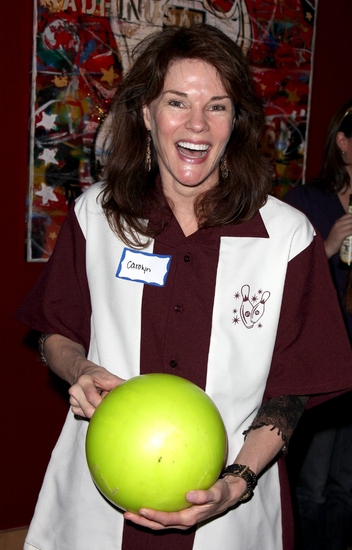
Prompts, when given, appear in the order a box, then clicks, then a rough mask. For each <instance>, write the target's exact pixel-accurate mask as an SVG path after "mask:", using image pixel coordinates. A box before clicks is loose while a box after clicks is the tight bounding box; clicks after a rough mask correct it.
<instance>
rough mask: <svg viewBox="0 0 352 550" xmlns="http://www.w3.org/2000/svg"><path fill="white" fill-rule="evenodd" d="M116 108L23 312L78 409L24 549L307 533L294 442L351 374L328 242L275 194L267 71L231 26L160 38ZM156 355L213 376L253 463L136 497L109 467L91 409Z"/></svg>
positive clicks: (287, 540)
mask: <svg viewBox="0 0 352 550" xmlns="http://www.w3.org/2000/svg"><path fill="white" fill-rule="evenodd" d="M112 115H113V124H112V127H111V135H110V136H109V143H110V149H109V155H108V162H107V164H106V166H105V169H104V178H105V179H104V181H103V182H102V183H97V184H95V185H93V186H91V188H89V189H88V190H87V191H86V192H85V193H84V194H83V195H81V197H79V198H78V199H77V201H76V202H75V204H74V206H73V208H72V209H71V211H70V212H69V214H68V216H67V218H66V221H65V223H64V225H63V227H62V229H61V231H60V236H59V239H58V241H57V244H56V246H55V251H54V253H53V255H52V256H51V258H50V261H49V262H48V264H47V266H46V269H45V271H44V273H43V276H42V277H41V279H39V281H38V283H37V285H36V287H35V288H34V289H33V291H32V292H31V294H30V295H29V296H28V297H27V299H26V301H25V303H24V304H23V306H22V308H21V310H20V311H19V313H18V318H19V319H20V320H22V321H23V322H25V323H27V324H29V325H30V326H32V327H33V328H35V329H36V330H38V331H40V332H42V333H45V335H43V337H42V338H41V352H42V357H44V359H45V361H46V362H47V364H48V365H49V366H50V367H51V368H52V370H53V371H54V372H56V373H57V374H58V375H60V376H61V377H62V378H64V379H65V380H67V381H68V382H69V383H70V385H71V388H70V390H69V392H70V404H71V407H72V410H71V411H70V412H69V414H68V416H67V422H66V424H65V426H64V428H63V431H62V435H61V437H60V439H59V441H58V443H57V445H56V447H55V450H54V452H53V455H52V460H51V462H50V464H49V467H48V471H47V474H46V478H45V481H44V484H43V488H42V491H41V494H40V497H39V500H38V504H37V507H36V512H35V516H34V518H33V521H32V523H31V526H30V529H29V533H28V536H27V539H26V544H25V549H26V550H34V549H40V550H54V549H56V548H60V549H64V548H69V549H70V550H97V548H103V549H104V550H115V549H119V550H135V549H136V548H138V549H139V550H173V549H179V548H182V550H218V549H219V548H221V550H233V548H234V547H236V548H238V550H244V549H245V550H257V549H258V548H264V549H265V550H266V549H270V550H292V548H293V540H292V536H293V534H292V517H291V513H290V491H289V485H288V480H287V476H286V473H285V463H284V461H283V459H282V453H281V451H283V450H285V449H287V444H288V441H289V439H290V436H291V434H292V432H293V430H294V428H295V426H296V423H297V422H298V420H299V418H300V416H301V414H302V412H303V409H304V406H305V405H306V403H307V401H308V399H309V402H308V404H309V405H314V404H318V403H319V402H321V401H324V400H326V399H328V398H329V396H333V395H335V394H337V393H341V392H343V391H345V390H347V389H350V388H351V387H352V373H351V368H350V365H351V348H350V345H349V342H348V339H347V337H346V334H345V332H344V329H343V321H342V318H341V312H340V310H339V307H338V304H337V301H336V295H335V290H334V288H333V286H332V282H331V278H330V273H329V270H328V268H327V265H326V259H325V253H324V249H323V245H322V243H321V240H320V239H319V237H318V236H317V235H316V234H315V231H314V229H313V227H312V226H311V225H310V224H309V222H308V220H307V219H306V218H305V216H304V215H303V214H301V213H300V212H298V211H297V210H295V209H293V208H291V207H290V206H288V205H286V204H284V203H283V202H281V201H278V200H276V199H274V198H273V197H270V196H269V194H268V191H269V189H270V175H271V172H270V169H269V166H268V164H267V162H266V160H265V158H264V157H263V155H262V153H261V151H260V149H259V147H258V138H259V134H260V131H261V128H262V123H263V113H262V109H261V105H260V102H259V100H258V99H257V97H256V96H255V94H254V92H253V83H252V77H251V71H250V69H249V66H248V64H247V62H246V59H245V57H244V56H243V54H242V52H241V50H240V49H239V48H238V47H237V46H236V44H234V43H233V42H232V41H231V40H230V39H229V38H228V37H227V36H225V35H224V34H223V33H221V32H220V31H218V30H217V29H215V28H213V27H209V26H207V25H196V26H194V27H191V28H167V29H165V30H163V31H162V32H159V33H156V34H155V35H153V36H150V37H148V38H147V39H146V40H145V41H143V42H142V43H141V44H140V45H139V46H138V47H137V50H136V55H135V59H134V64H133V65H132V67H131V69H130V70H129V72H128V73H127V74H126V76H125V77H124V80H123V83H122V84H121V86H120V87H119V89H118V90H117V93H116V95H115V97H114V103H113V107H112ZM321 304H324V307H323V308H322V307H321ZM154 372H159V373H166V374H174V375H178V376H180V377H183V378H185V379H187V380H190V381H191V382H193V383H195V384H196V385H198V386H199V387H201V388H202V389H203V390H205V391H206V393H207V394H208V395H209V396H210V397H211V399H212V400H213V401H214V403H215V404H216V406H217V408H218V409H219V411H220V414H221V415H222V418H223V421H224V424H225V427H226V432H227V435H228V460H229V461H230V462H232V461H234V463H233V464H230V465H229V466H228V467H226V468H224V470H223V471H222V474H221V476H220V478H219V479H217V480H216V481H215V483H214V484H213V485H212V486H211V487H209V488H208V490H202V489H200V487H189V490H187V492H186V494H185V495H184V498H185V499H186V501H187V503H188V505H189V506H188V508H187V509H183V510H181V511H170V512H162V511H160V510H151V509H146V508H141V509H140V510H137V513H136V510H134V511H133V512H131V511H126V512H125V513H123V512H122V511H121V510H119V509H118V508H116V507H114V506H113V505H112V504H110V503H109V502H108V501H107V500H106V499H104V498H103V497H102V495H101V494H100V493H99V491H98V490H97V488H96V487H95V485H94V483H93V481H92V479H91V476H90V472H89V469H88V467H87V464H86V461H85V454H84V445H85V438H86V432H87V425H88V422H87V421H86V420H87V419H90V418H91V417H92V416H93V414H94V413H95V410H96V408H97V407H98V406H99V404H100V403H101V402H102V399H104V397H105V396H106V395H107V393H109V392H110V391H111V390H112V389H113V388H115V387H116V386H119V385H120V384H121V383H122V382H123V381H124V380H125V379H130V378H133V377H136V376H137V377H138V375H139V374H142V375H143V374H148V373H154ZM191 405H192V403H190V406H191ZM144 414H145V410H144V407H143V406H141V407H140V408H139V410H138V411H137V415H140V416H143V415H144ZM188 418H189V421H190V422H191V419H190V417H188ZM116 422H117V423H119V422H121V418H120V417H117V418H116ZM244 435H245V437H244ZM137 459H138V460H139V461H140V465H141V470H142V471H143V475H145V476H146V477H147V476H148V468H145V461H144V459H143V456H138V457H137ZM224 466H225V465H224ZM190 467H191V466H190ZM207 467H208V464H204V471H206V470H207ZM126 475H128V472H127V474H126ZM257 476H258V484H257ZM259 476H260V478H259ZM170 485H171V483H170ZM156 490H157V491H161V492H162V491H163V490H164V491H166V490H165V488H164V489H163V487H161V486H160V487H157V488H156ZM112 491H113V492H116V491H118V487H114V488H112ZM253 493H255V494H254V495H253Z"/></svg>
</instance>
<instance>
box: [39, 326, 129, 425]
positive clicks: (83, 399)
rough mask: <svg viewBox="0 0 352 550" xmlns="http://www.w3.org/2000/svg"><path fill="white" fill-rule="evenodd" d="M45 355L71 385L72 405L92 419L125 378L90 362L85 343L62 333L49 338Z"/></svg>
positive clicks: (75, 412)
mask: <svg viewBox="0 0 352 550" xmlns="http://www.w3.org/2000/svg"><path fill="white" fill-rule="evenodd" d="M44 355H45V358H46V360H47V362H48V364H49V366H50V368H51V369H52V370H53V371H54V372H55V373H56V374H57V375H58V376H60V377H61V378H63V379H64V380H66V382H68V383H69V384H70V386H71V387H70V389H69V394H70V404H71V406H72V411H73V412H74V414H78V415H79V416H84V417H86V418H91V417H92V415H93V413H94V411H95V409H96V408H97V406H98V405H99V403H100V402H101V401H102V399H103V398H104V397H105V395H106V394H107V393H108V392H109V391H111V390H112V389H113V388H115V387H116V386H118V385H119V384H121V383H122V382H123V381H124V380H123V379H122V378H119V377H118V376H115V375H114V374H111V372H109V371H107V370H106V369H104V368H103V367H100V366H99V365H96V364H95V363H92V361H88V359H87V358H86V353H85V349H84V347H83V346H82V345H81V344H78V343H77V342H74V341H73V340H70V339H69V338H66V337H65V336H61V335H60V334H52V335H51V336H49V338H47V339H46V340H45V344H44Z"/></svg>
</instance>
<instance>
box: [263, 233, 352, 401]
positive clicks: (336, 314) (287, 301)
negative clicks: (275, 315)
mask: <svg viewBox="0 0 352 550" xmlns="http://www.w3.org/2000/svg"><path fill="white" fill-rule="evenodd" d="M351 388H352V352H351V346H350V342H349V339H348V336H347V332H346V328H345V325H344V323H343V320H342V315H341V311H340V307H339V305H338V301H337V296H336V290H335V288H334V286H333V283H332V279H331V275H330V271H329V269H328V262H327V258H326V254H325V250H324V246H323V243H322V239H321V237H320V236H319V235H317V236H316V237H315V239H314V240H313V242H312V243H311V245H310V246H309V247H308V248H306V249H305V250H304V251H303V252H302V253H301V254H299V255H298V256H296V257H295V258H294V259H293V260H291V261H290V263H289V265H288V270H287V276H286V282H285V289H284V295H283V301H282V309H281V314H280V321H279V326H278V333H277V339H276V344H275V350H274V354H273V360H272V366H271V371H270V374H269V377H268V381H267V387H266V392H265V396H264V398H265V399H270V398H272V397H278V396H280V395H312V396H313V397H312V398H311V399H310V400H309V402H308V406H312V405H316V404H318V403H320V402H322V401H324V400H325V399H328V398H329V397H332V395H331V394H334V393H336V395H337V394H338V393H340V392H341V391H345V390H348V389H351ZM319 394H330V395H325V397H324V396H323V395H319Z"/></svg>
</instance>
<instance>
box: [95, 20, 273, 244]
mask: <svg viewBox="0 0 352 550" xmlns="http://www.w3.org/2000/svg"><path fill="white" fill-rule="evenodd" d="M183 59H199V60H201V61H203V62H206V63H209V64H210V65H212V66H213V67H215V68H216V70H217V72H218V75H219V77H220V79H221V82H222V84H223V86H224V88H225V90H226V92H227V94H228V95H229V96H230V97H231V99H232V101H233V105H234V108H235V115H236V123H235V128H234V130H233V132H232V134H231V136H230V139H229V142H228V144H227V147H226V151H225V154H226V156H227V165H228V170H229V174H228V177H227V178H226V179H223V177H222V175H221V173H220V176H219V182H218V184H217V185H216V186H214V187H213V188H212V189H210V190H208V191H207V192H205V193H203V194H202V195H201V196H200V197H199V198H198V200H197V202H196V204H195V213H196V216H197V219H198V225H199V227H202V228H203V227H214V226H219V225H224V224H228V223H237V224H238V223H241V222H243V221H245V220H248V219H250V218H251V217H253V216H254V215H255V213H256V212H257V211H258V209H259V208H260V207H262V206H263V204H264V203H265V200H266V197H267V194H268V192H269V190H270V189H271V178H272V169H271V167H270V165H269V163H268V161H267V160H266V159H265V157H264V155H263V154H262V152H261V150H260V148H259V145H258V144H259V136H260V132H261V130H262V127H263V123H264V117H263V110H262V105H261V101H260V100H259V98H258V97H257V96H256V94H255V92H254V89H253V80H252V75H251V71H250V68H249V65H248V63H247V60H246V58H245V56H244V54H243V53H242V50H241V49H240V48H239V47H238V46H237V45H236V44H235V43H234V42H233V41H232V40H231V39H230V38H229V37H228V36H226V35H225V34H224V33H223V32H221V31H219V30H218V29H216V28H214V27H212V26H209V25H205V24H201V25H194V26H192V27H190V28H179V27H169V28H166V29H164V30H162V31H161V32H157V33H153V34H151V35H149V36H148V37H146V38H145V39H144V40H142V41H141V42H140V43H139V44H138V45H137V47H136V48H135V49H134V52H133V63H132V65H131V68H130V69H129V70H128V72H127V73H126V75H125V76H124V78H123V81H122V83H121V84H120V86H119V88H118V89H117V91H116V94H115V97H114V100H113V103H112V107H111V114H110V116H111V119H112V124H111V133H110V136H109V147H108V155H107V162H106V164H105V167H104V169H103V181H104V184H103V192H102V205H103V208H104V211H105V214H106V216H107V219H108V221H109V224H110V226H111V227H112V229H113V230H114V231H115V232H116V233H117V234H118V235H119V237H120V238H121V239H122V240H123V241H124V242H125V243H126V244H128V245H132V246H143V242H144V243H145V238H143V236H144V237H147V238H151V237H155V236H156V235H157V234H158V233H159V232H160V231H161V230H162V228H163V223H164V222H163V223H162V222H160V224H159V225H158V226H153V228H151V227H147V226H146V224H145V221H144V218H146V217H148V212H150V211H151V210H154V211H155V209H158V210H159V211H164V212H165V211H166V210H169V208H168V205H167V204H166V200H165V197H164V196H163V193H162V192H160V187H157V184H156V180H157V175H158V165H157V160H156V155H155V151H152V169H151V171H149V172H148V171H147V168H146V162H145V158H146V148H147V135H148V134H147V129H146V127H145V124H144V120H143V115H142V108H143V106H144V105H149V104H150V103H151V102H152V101H153V100H154V99H156V98H157V97H158V96H159V95H160V94H161V92H162V90H163V86H164V81H165V76H166V73H167V71H168V68H169V66H170V63H171V62H173V61H178V60H183ZM170 215H171V214H170ZM160 218H161V219H165V216H161V217H160Z"/></svg>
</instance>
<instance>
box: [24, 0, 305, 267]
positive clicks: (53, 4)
mask: <svg viewBox="0 0 352 550" xmlns="http://www.w3.org/2000/svg"><path fill="white" fill-rule="evenodd" d="M315 7H316V6H315V0H266V1H265V2H264V1H263V0H110V1H109V2H108V1H107V0H35V12H34V46H33V87H32V89H33V94H32V104H31V121H30V132H31V140H30V177H29V193H28V224H27V226H28V235H27V259H28V261H46V260H47V259H48V258H49V257H50V254H51V252H52V250H53V248H54V246H55V242H56V238H57V236H58V233H59V231H60V227H61V225H62V222H63V220H64V219H65V216H66V214H67V211H68V208H69V206H70V204H71V203H72V202H73V201H74V199H75V198H76V197H77V196H79V195H80V194H81V193H83V192H84V191H85V189H87V187H88V186H90V185H92V183H94V182H95V181H97V180H98V179H99V174H100V170H101V166H102V164H103V162H104V146H103V144H104V135H105V134H106V129H107V127H108V124H109V115H108V113H109V106H110V103H111V99H112V97H113V94H114V91H115V90H116V87H117V86H118V85H119V82H121V79H122V78H123V74H124V72H125V71H126V70H127V69H128V67H129V65H130V62H131V52H132V50H133V47H134V46H135V45H136V44H137V43H138V42H139V41H140V40H141V39H142V38H143V37H145V36H147V35H148V34H150V33H151V32H154V31H156V30H160V31H162V29H163V28H165V27H167V26H170V25H177V26H189V25H192V24H193V23H197V22H205V23H208V24H210V25H213V26H215V27H217V28H219V29H221V30H222V31H224V32H225V33H226V34H228V35H229V36H230V37H231V38H232V39H233V40H234V41H235V42H236V43H237V44H238V45H239V46H241V48H243V50H244V52H245V53H246V55H247V58H248V60H249V62H250V65H251V68H252V71H253V76H254V81H255V85H256V88H257V92H258V94H259V95H260V96H261V97H262V99H263V102H264V108H265V115H266V127H265V132H264V133H263V137H262V143H261V146H262V148H263V149H264V151H265V153H266V155H267V156H268V157H269V158H270V160H271V162H272V166H273V193H274V194H276V195H277V196H282V195H283V194H284V192H285V190H286V189H287V188H288V187H289V186H290V185H293V184H296V183H299V182H300V181H301V180H302V177H303V168H304V154H305V133H306V126H307V120H308V104H309V83H310V74H311V61H312V50H313V41H314V19H315ZM131 146H133V145H132V144H131Z"/></svg>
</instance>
